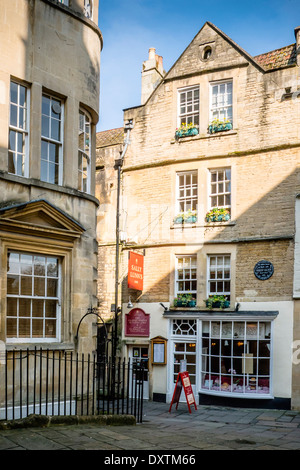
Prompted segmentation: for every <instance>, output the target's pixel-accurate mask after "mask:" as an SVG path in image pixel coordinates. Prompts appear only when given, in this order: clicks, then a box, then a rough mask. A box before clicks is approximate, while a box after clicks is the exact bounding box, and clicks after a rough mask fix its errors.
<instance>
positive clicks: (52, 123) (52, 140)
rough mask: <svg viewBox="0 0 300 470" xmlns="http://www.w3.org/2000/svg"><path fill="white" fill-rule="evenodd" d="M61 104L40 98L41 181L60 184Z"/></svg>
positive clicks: (46, 98) (55, 100) (47, 97)
mask: <svg viewBox="0 0 300 470" xmlns="http://www.w3.org/2000/svg"><path fill="white" fill-rule="evenodd" d="M62 133H63V103H62V101H61V100H60V99H58V98H56V97H54V96H50V95H46V94H43V96H42V140H41V180H42V181H46V182H48V183H53V184H60V185H61V184H62V166H63V164H62V159H63V155H62V152H63V135H62Z"/></svg>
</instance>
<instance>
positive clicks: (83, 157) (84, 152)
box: [78, 109, 92, 193]
mask: <svg viewBox="0 0 300 470" xmlns="http://www.w3.org/2000/svg"><path fill="white" fill-rule="evenodd" d="M81 116H83V121H84V122H83V129H81V122H80V117H81ZM87 126H88V128H89V132H88V133H87V132H86V128H87ZM81 131H82V134H81ZM91 131H92V120H91V116H90V115H89V113H87V112H86V111H85V110H83V109H80V110H79V130H78V189H79V191H82V192H85V193H90V192H91V138H92V135H91ZM80 135H83V142H84V148H80V143H79V140H80ZM87 135H88V136H89V137H88V138H89V145H88V148H86V146H85V143H86V139H87ZM84 161H86V171H84V170H83V168H84V166H83V162H84ZM84 180H86V188H85V189H84Z"/></svg>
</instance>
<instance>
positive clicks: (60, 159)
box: [41, 92, 64, 186]
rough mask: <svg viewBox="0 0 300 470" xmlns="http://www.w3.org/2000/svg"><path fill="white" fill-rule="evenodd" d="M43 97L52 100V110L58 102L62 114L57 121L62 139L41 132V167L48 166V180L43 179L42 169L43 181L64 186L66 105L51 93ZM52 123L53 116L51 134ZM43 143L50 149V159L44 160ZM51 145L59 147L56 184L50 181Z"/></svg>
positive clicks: (44, 93)
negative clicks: (43, 164)
mask: <svg viewBox="0 0 300 470" xmlns="http://www.w3.org/2000/svg"><path fill="white" fill-rule="evenodd" d="M43 97H46V98H48V99H50V110H51V108H52V105H53V104H54V103H53V101H55V102H57V101H58V102H59V104H60V109H61V112H60V119H56V120H57V121H59V123H60V139H59V140H57V139H53V138H51V137H50V136H44V135H43V130H41V165H42V162H46V165H47V178H46V179H42V168H41V181H45V182H46V183H50V184H57V185H59V186H62V184H63V142H64V103H63V101H62V99H61V98H59V97H57V96H55V95H52V94H50V93H46V92H43V94H42V99H43ZM42 119H43V113H42V112H41V121H42ZM52 119H53V118H52ZM53 120H54V119H53ZM51 122H52V120H51V116H50V119H49V129H50V132H51ZM43 141H44V142H46V143H47V147H48V151H47V153H48V155H47V156H48V158H47V159H45V158H42V157H43V154H42V142H43ZM51 144H53V145H55V146H57V147H58V163H54V164H55V165H56V166H57V169H58V179H57V182H54V183H53V182H52V181H49V168H50V165H51V164H52V163H53V162H51V161H50V160H49V146H50V145H51Z"/></svg>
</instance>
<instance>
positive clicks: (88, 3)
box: [83, 0, 94, 20]
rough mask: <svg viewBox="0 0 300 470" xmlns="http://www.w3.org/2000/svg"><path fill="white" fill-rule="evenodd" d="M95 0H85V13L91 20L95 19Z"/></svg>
mask: <svg viewBox="0 0 300 470" xmlns="http://www.w3.org/2000/svg"><path fill="white" fill-rule="evenodd" d="M93 10H94V9H93V0H84V6H83V14H84V16H86V17H87V18H89V19H90V20H92V19H93Z"/></svg>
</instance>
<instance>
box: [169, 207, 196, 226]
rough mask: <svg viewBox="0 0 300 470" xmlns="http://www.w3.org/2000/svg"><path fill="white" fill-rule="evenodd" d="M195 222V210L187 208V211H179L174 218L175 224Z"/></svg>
mask: <svg viewBox="0 0 300 470" xmlns="http://www.w3.org/2000/svg"><path fill="white" fill-rule="evenodd" d="M194 222H197V211H196V210H191V209H189V210H188V211H187V212H180V213H179V214H177V216H176V217H175V219H174V223H175V224H183V223H194Z"/></svg>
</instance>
